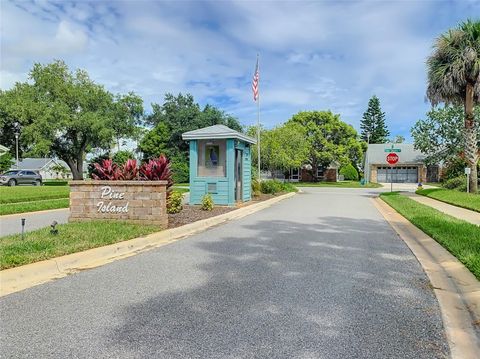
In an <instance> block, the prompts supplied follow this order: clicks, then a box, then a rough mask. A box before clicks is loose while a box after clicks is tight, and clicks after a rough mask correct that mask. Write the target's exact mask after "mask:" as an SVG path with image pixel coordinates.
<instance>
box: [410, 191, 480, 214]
mask: <svg viewBox="0 0 480 359" xmlns="http://www.w3.org/2000/svg"><path fill="white" fill-rule="evenodd" d="M416 193H417V194H420V195H422V196H427V197H430V198H433V199H437V200H439V201H442V202H446V203H449V204H453V205H454V206H458V207H462V208H466V209H470V210H472V211H476V212H480V194H473V193H467V192H460V191H455V190H450V189H445V188H430V189H422V190H419V191H417V192H416Z"/></svg>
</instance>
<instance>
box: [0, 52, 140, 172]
mask: <svg viewBox="0 0 480 359" xmlns="http://www.w3.org/2000/svg"><path fill="white" fill-rule="evenodd" d="M0 97H1V101H0V106H1V108H0V115H1V116H2V131H3V130H4V129H7V130H8V129H9V128H11V123H12V121H18V122H20V123H21V137H20V142H21V143H22V149H23V150H24V151H25V152H26V154H27V155H37V156H55V157H58V158H61V159H62V160H64V161H65V162H66V163H67V164H68V166H69V167H70V170H71V171H72V176H73V178H74V179H82V178H83V161H84V159H85V155H86V153H88V152H89V151H90V150H92V149H94V148H103V149H110V147H111V144H112V142H113V141H114V140H118V139H119V138H130V137H133V136H134V135H135V134H136V133H137V130H136V128H137V124H138V122H139V121H140V119H141V116H142V114H143V105H142V99H141V98H140V97H138V96H137V95H135V94H134V93H129V94H127V95H113V94H112V93H110V92H109V91H107V90H106V89H105V88H104V87H103V86H102V85H99V84H97V83H95V82H94V81H93V80H92V79H90V77H89V76H88V74H87V72H86V71H84V70H76V71H75V72H71V71H70V70H69V69H68V67H67V65H66V64H65V63H64V62H63V61H55V62H53V63H50V64H47V65H42V64H38V63H37V64H35V65H34V66H33V69H32V70H31V72H30V77H29V81H28V82H25V83H17V84H15V86H14V87H13V88H12V89H11V90H8V91H4V92H2V93H1V94H0Z"/></svg>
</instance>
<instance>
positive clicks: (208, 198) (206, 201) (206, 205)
mask: <svg viewBox="0 0 480 359" xmlns="http://www.w3.org/2000/svg"><path fill="white" fill-rule="evenodd" d="M201 208H202V209H203V210H204V211H211V210H212V209H213V198H212V195H211V194H210V193H207V194H206V195H205V196H203V198H202V207H201Z"/></svg>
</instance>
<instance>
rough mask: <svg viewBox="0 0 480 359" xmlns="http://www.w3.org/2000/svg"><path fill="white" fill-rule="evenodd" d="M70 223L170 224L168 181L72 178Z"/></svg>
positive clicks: (165, 225) (70, 183) (164, 225)
mask: <svg viewBox="0 0 480 359" xmlns="http://www.w3.org/2000/svg"><path fill="white" fill-rule="evenodd" d="M69 185H70V217H69V221H70V222H75V221H90V220H112V221H126V222H131V223H139V224H154V225H159V226H163V227H165V228H166V227H167V225H168V215H167V201H166V185H167V182H166V181H70V182H69Z"/></svg>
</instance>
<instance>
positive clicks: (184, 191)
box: [173, 187, 190, 193]
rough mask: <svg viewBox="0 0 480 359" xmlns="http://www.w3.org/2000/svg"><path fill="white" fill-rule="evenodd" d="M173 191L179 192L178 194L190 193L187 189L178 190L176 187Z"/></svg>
mask: <svg viewBox="0 0 480 359" xmlns="http://www.w3.org/2000/svg"><path fill="white" fill-rule="evenodd" d="M173 191H174V192H180V193H186V192H190V190H189V189H188V188H178V187H173Z"/></svg>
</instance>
